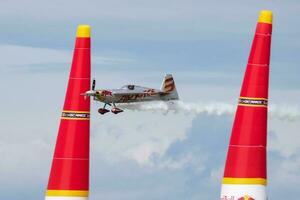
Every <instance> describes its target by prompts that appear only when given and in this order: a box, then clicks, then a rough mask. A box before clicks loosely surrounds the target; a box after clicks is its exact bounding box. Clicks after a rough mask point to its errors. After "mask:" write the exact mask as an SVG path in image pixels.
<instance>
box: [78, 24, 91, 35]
mask: <svg viewBox="0 0 300 200" xmlns="http://www.w3.org/2000/svg"><path fill="white" fill-rule="evenodd" d="M90 36H91V27H90V26H89V25H79V26H78V27H77V34H76V37H81V38H82V37H83V38H89V37H90Z"/></svg>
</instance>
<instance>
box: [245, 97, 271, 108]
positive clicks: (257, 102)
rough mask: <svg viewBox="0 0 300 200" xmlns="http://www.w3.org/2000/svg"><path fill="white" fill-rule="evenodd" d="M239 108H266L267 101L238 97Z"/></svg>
mask: <svg viewBox="0 0 300 200" xmlns="http://www.w3.org/2000/svg"><path fill="white" fill-rule="evenodd" d="M239 105H240V106H256V107H268V99H265V98H252V97H240V98H239Z"/></svg>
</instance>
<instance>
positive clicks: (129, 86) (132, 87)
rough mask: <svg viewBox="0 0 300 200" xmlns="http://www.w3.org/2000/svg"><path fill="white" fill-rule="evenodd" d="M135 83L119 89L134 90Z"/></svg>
mask: <svg viewBox="0 0 300 200" xmlns="http://www.w3.org/2000/svg"><path fill="white" fill-rule="evenodd" d="M134 86H135V85H124V86H123V87H122V88H121V89H127V90H134Z"/></svg>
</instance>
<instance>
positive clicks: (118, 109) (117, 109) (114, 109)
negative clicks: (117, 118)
mask: <svg viewBox="0 0 300 200" xmlns="http://www.w3.org/2000/svg"><path fill="white" fill-rule="evenodd" d="M111 112H112V113H114V114H118V113H120V112H123V110H122V109H120V108H112V109H111Z"/></svg>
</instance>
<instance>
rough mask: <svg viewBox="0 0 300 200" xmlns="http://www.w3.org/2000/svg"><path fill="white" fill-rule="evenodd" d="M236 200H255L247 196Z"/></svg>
mask: <svg viewBox="0 0 300 200" xmlns="http://www.w3.org/2000/svg"><path fill="white" fill-rule="evenodd" d="M238 200H255V199H254V198H252V197H250V196H249V195H245V196H243V197H241V198H239V199H238Z"/></svg>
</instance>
